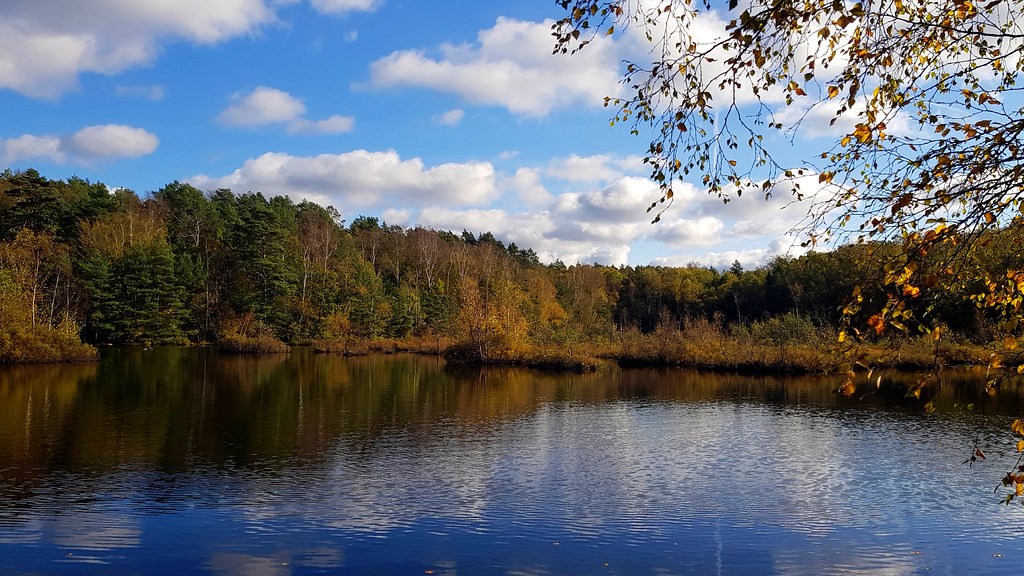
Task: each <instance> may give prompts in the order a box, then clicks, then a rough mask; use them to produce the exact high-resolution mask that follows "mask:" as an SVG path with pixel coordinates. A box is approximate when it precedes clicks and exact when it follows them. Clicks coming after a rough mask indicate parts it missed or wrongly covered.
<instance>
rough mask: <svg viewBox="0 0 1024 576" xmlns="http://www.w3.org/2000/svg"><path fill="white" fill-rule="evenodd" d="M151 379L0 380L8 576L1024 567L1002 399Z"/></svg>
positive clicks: (441, 377)
mask: <svg viewBox="0 0 1024 576" xmlns="http://www.w3.org/2000/svg"><path fill="white" fill-rule="evenodd" d="M156 354H158V355H155V357H153V358H147V357H145V356H144V355H142V354H141V353H140V352H138V351H114V352H112V353H111V354H110V355H108V356H107V357H106V358H105V359H104V361H103V362H102V363H101V364H100V366H99V367H98V368H97V367H94V368H92V372H88V371H87V372H86V373H84V374H79V375H76V374H74V373H73V372H69V371H67V370H64V371H63V372H60V373H56V372H46V371H45V370H44V369H40V370H43V371H42V372H39V373H38V375H40V376H39V378H38V379H30V378H29V377H28V375H31V374H33V373H32V372H31V371H30V370H24V369H21V370H19V371H18V372H17V373H13V375H12V373H0V480H2V485H0V573H2V574H3V575H4V576H9V575H11V574H22V573H69V574H79V573H92V574H107V573H145V574H172V573H173V574H179V573H196V572H206V573H211V574H282V575H283V574H306V573H350V574H364V573H377V574H424V573H427V571H428V570H429V571H433V573H434V574H479V573H490V574H847V573H851V572H854V573H863V574H910V573H931V574H935V573H939V574H967V573H972V574H980V573H991V574H995V573H1003V572H1006V571H1019V570H1020V569H1021V568H1022V567H1024V532H1022V530H1021V529H1020V528H1019V527H1018V526H1019V525H1024V511H1021V510H1020V509H1019V507H1009V508H1007V507H1004V506H1001V505H999V504H998V503H997V496H996V495H994V494H993V491H992V490H993V488H994V487H995V484H997V483H998V480H999V477H1000V476H1001V475H1002V473H1003V472H1004V471H1005V469H1006V467H1007V463H1008V462H1009V461H1010V459H1011V458H1012V454H1011V452H1012V447H1011V446H1009V445H1008V441H1009V438H1008V435H1007V434H1006V432H1007V423H1008V422H1009V418H1008V416H1009V414H1011V413H1014V412H1017V411H1019V408H1020V405H1019V400H1018V399H1017V398H1016V397H1015V396H1011V397H1001V398H999V399H998V400H999V403H998V404H997V403H996V402H995V401H993V402H990V403H988V404H984V403H979V409H978V410H977V411H975V412H970V413H968V412H966V411H964V410H962V409H959V408H955V407H954V406H953V404H954V403H955V402H957V401H958V400H959V399H960V396H959V394H961V393H960V392H958V393H956V394H955V395H954V396H955V397H950V398H947V399H943V400H942V402H940V403H939V406H940V410H939V411H938V412H936V413H935V414H932V415H930V416H925V415H923V414H922V413H921V411H920V409H919V407H917V406H914V405H912V404H908V403H906V402H904V401H902V400H901V399H900V398H899V395H889V396H888V397H884V398H883V397H878V398H872V397H869V398H865V399H863V400H860V401H856V400H846V399H843V398H841V397H836V396H834V395H832V393H831V392H830V391H829V387H830V383H829V382H828V381H825V380H818V381H811V380H791V381H786V382H782V381H777V380H771V379H744V378H739V377H723V376H717V377H711V376H700V375H696V374H693V373H689V372H681V371H628V372H627V371H619V370H617V369H614V368H609V369H608V370H606V371H604V372H603V373H601V374H599V375H597V376H586V377H579V376H571V377H570V376H550V375H538V374H536V373H532V372H527V371H517V370H490V371H483V372H480V371H469V372H467V371H456V370H449V369H445V368H444V367H443V366H440V365H438V364H437V363H436V361H434V360H432V359H422V358H403V357H390V358H376V359H357V360H343V359H340V358H321V357H312V356H311V355H308V354H306V353H304V352H301V351H300V352H297V353H293V354H292V355H291V356H290V357H283V356H282V357H279V358H276V359H273V358H270V359H268V358H263V359H238V358H231V359H221V358H218V357H216V356H215V355H210V354H209V353H206V352H203V351H199V350H160V351H157V353H156ZM5 374H6V376H5ZM962 394H966V395H967V399H968V400H971V401H975V399H974V397H973V396H971V395H972V394H974V392H971V390H970V389H967V390H966V391H965V392H962ZM979 402H980V400H979ZM976 440H977V441H979V442H980V443H981V445H983V446H985V447H986V449H987V451H988V452H989V460H987V461H985V462H981V463H978V464H977V465H976V466H974V467H971V468H968V467H967V466H965V465H962V464H961V462H962V461H963V460H964V459H965V458H966V457H967V456H968V455H969V454H970V451H971V449H972V447H973V445H974V443H975V441H976Z"/></svg>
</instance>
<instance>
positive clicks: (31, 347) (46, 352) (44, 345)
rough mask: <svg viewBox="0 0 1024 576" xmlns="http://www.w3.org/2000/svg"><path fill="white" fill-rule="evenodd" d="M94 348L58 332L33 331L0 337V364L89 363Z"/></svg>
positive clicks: (2, 334)
mask: <svg viewBox="0 0 1024 576" xmlns="http://www.w3.org/2000/svg"><path fill="white" fill-rule="evenodd" d="M97 358H98V354H97V352H96V348H95V347H93V346H89V345H88V344H83V343H82V341H81V340H80V339H79V338H78V336H76V335H73V334H71V335H69V334H66V333H64V332H62V331H61V330H59V329H50V328H37V329H35V330H14V331H10V332H4V333H0V364H15V363H17V364H43V363H55V362H92V361H94V360H96V359H97Z"/></svg>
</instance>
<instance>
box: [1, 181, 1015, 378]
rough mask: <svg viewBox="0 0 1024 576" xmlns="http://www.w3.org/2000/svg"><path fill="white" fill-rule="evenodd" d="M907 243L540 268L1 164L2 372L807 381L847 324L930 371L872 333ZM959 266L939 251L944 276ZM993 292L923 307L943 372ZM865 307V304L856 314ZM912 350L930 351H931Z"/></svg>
mask: <svg viewBox="0 0 1024 576" xmlns="http://www.w3.org/2000/svg"><path fill="white" fill-rule="evenodd" d="M638 217H639V216H638ZM1018 233H1019V231H1017V230H1010V229H1005V230H999V231H996V232H994V234H1004V235H1005V234H1009V235H1015V234H1018ZM1008 245H1009V246H1013V245H1014V244H1013V243H1012V242H1010V243H1007V242H995V243H992V246H993V247H996V246H1003V247H1005V246H1008ZM898 248H899V247H897V246H894V245H891V244H888V243H883V242H875V243H861V244H851V245H845V246H841V247H838V248H836V249H834V250H830V251H822V252H811V253H808V254H806V255H804V256H801V257H799V258H783V257H778V258H775V259H774V260H772V261H771V262H769V263H768V264H766V265H764V266H762V267H759V268H757V269H755V270H744V269H743V267H742V266H741V265H740V264H739V263H738V262H737V263H735V264H734V265H733V266H732V267H731V268H730V269H728V270H716V269H714V268H709V267H701V266H697V265H691V266H686V267H660V266H617V267H616V266H605V265H601V264H600V263H572V264H566V263H563V262H560V261H556V262H554V263H551V264H542V263H541V262H540V261H539V259H538V257H537V255H536V253H534V251H533V250H531V249H530V248H528V247H520V246H516V245H515V244H508V245H506V244H505V243H504V242H502V240H500V239H498V238H495V237H494V235H493V234H491V233H490V232H484V233H482V234H474V233H472V232H470V231H466V230H463V231H462V232H461V233H454V232H450V231H444V230H432V229H427V228H420V227H415V228H403V227H400V226H394V225H388V224H387V223H385V222H381V221H380V220H379V219H378V218H375V217H369V216H359V217H357V218H355V219H354V220H352V221H351V222H345V221H343V220H342V219H341V216H340V214H339V212H338V211H337V210H336V209H335V208H333V207H329V206H328V207H323V206H319V205H317V204H315V203H311V202H308V201H303V202H300V203H295V202H294V201H292V200H291V199H290V198H288V197H286V196H275V197H272V198H266V197H264V195H263V194H261V193H259V192H246V193H241V194H239V193H235V192H232V191H231V190H227V189H220V190H214V191H209V192H204V191H201V190H198V189H196V188H194V187H192V186H190V185H189V184H184V183H181V182H172V183H170V184H167V185H166V186H164V187H163V188H160V189H159V190H157V191H155V192H152V193H148V194H145V195H142V196H140V195H137V194H136V193H134V192H132V191H131V190H126V189H113V190H112V189H109V188H108V187H107V186H105V185H104V184H102V183H98V182H95V183H94V182H90V181H88V180H84V179H81V178H77V177H71V178H67V179H66V180H51V179H47V178H46V177H44V176H42V175H40V174H39V173H38V172H37V171H35V170H26V171H23V172H20V171H19V172H13V171H11V170H7V171H5V172H4V173H3V174H2V175H0V362H45V361H67V360H84V359H88V358H90V357H92V356H94V355H95V353H96V352H95V348H94V346H95V345H104V344H139V345H146V346H152V345H159V344H187V343H194V344H207V343H209V344H219V345H220V346H221V347H222V349H224V350H229V351H232V350H233V351H238V352H246V351H272V350H286V349H287V345H289V344H290V345H304V344H313V345H315V346H316V347H317V348H318V349H320V350H324V351H334V352H341V353H347V354H354V353H360V352H365V351H367V350H374V349H376V350H389V351H393V350H418V351H426V352H434V353H442V352H443V353H445V354H446V356H447V357H448V358H449V359H450V360H455V361H459V360H461V361H468V362H509V363H527V364H532V365H537V366H542V365H545V364H549V363H551V364H555V365H559V364H565V365H567V366H568V365H575V366H577V367H584V368H585V367H586V366H588V364H587V363H588V362H589V359H590V358H592V357H593V356H603V357H608V358H615V359H618V360H619V361H620V362H638V363H654V364H659V363H660V364H689V365H696V366H708V367H725V368H744V367H748V368H749V367H753V368H764V369H782V370H793V369H797V370H804V371H806V370H827V369H828V368H829V367H830V366H834V365H835V364H836V362H835V358H834V357H831V356H829V355H828V354H830V353H831V354H835V353H837V346H836V342H837V334H838V333H839V332H840V330H842V329H843V328H842V327H843V326H844V323H845V324H849V326H854V327H860V331H861V332H863V333H865V334H866V335H867V336H868V337H867V338H865V339H864V343H865V345H870V346H874V348H869V350H871V351H870V354H872V355H874V356H880V355H884V354H885V353H886V351H892V350H897V349H898V350H897V352H895V353H896V354H898V355H899V356H898V357H897V358H896V360H897V362H901V361H902V362H908V363H911V364H914V363H924V364H927V363H928V362H934V361H935V358H937V357H938V356H939V354H938V353H937V351H936V350H935V348H934V347H931V348H929V347H928V346H929V345H928V344H927V342H928V341H930V339H929V338H926V337H924V336H921V335H919V334H917V333H915V331H914V330H912V329H907V330H906V331H905V332H900V331H899V330H896V329H895V328H891V327H890V329H889V330H887V331H885V332H883V331H881V330H878V331H877V333H876V332H875V331H872V330H870V329H869V326H870V325H871V321H870V320H871V319H870V318H867V317H866V316H867V315H868V314H869V312H867V311H869V310H870V309H871V306H870V304H871V303H872V302H876V303H879V302H884V301H885V300H886V299H887V298H888V297H889V296H890V295H888V294H887V293H886V290H887V289H888V290H891V289H892V287H891V286H887V285H886V283H885V282H884V276H885V274H886V267H885V263H886V258H887V256H886V255H887V254H889V253H892V254H893V255H896V254H898V253H899V249H898ZM948 256H949V255H948V254H947V255H941V256H940V255H937V256H936V258H935V261H936V263H937V265H938V263H941V265H942V266H946V265H947V264H948V262H949V258H948ZM963 257H964V258H967V257H970V258H972V259H974V260H975V261H974V262H972V263H971V265H972V266H979V265H980V266H984V267H985V268H986V269H987V270H989V271H990V273H991V275H992V277H1000V275H1005V274H1006V272H1007V271H1008V270H1014V269H1019V268H1020V267H1022V262H1021V260H1022V259H1024V258H1022V256H1021V254H1020V251H1019V250H1006V249H996V248H993V249H991V250H987V251H986V250H980V251H976V252H971V253H970V254H969V255H967V254H965V255H964V256H963ZM982 288H983V286H976V285H972V284H971V283H969V282H965V283H963V284H961V285H959V286H958V287H957V288H956V289H950V290H945V291H943V292H941V293H938V294H932V295H931V296H930V297H929V298H928V299H927V300H925V299H919V300H914V299H910V300H909V301H910V304H909V306H911V307H914V306H917V307H918V308H919V309H917V310H915V317H916V318H927V319H928V321H929V322H930V323H931V325H932V326H941V327H942V330H943V331H944V333H946V334H952V335H953V336H952V337H950V338H945V337H944V338H943V342H942V345H943V346H945V349H944V351H943V352H942V354H943V357H942V358H943V361H949V362H975V361H987V360H986V358H987V356H986V352H985V351H984V350H983V349H982V348H983V347H984V346H985V345H988V344H990V342H991V341H992V339H993V338H994V335H995V333H996V331H995V330H994V329H995V328H996V326H995V319H993V318H988V317H987V316H986V313H985V312H984V311H983V310H982V308H981V307H980V306H978V305H977V296H976V294H980V293H981V292H982ZM854 296H855V297H856V298H857V299H858V301H862V302H863V304H862V305H861V306H858V308H857V310H860V309H863V310H865V311H866V312H859V311H854V312H852V313H851V311H850V309H849V308H847V309H846V313H845V314H844V307H845V306H847V304H848V303H849V301H850V299H851V297H854ZM861 316H865V317H861ZM907 342H910V343H912V344H915V345H916V344H917V343H919V342H920V343H923V344H922V345H921V346H923V347H921V346H918V348H920V350H919V354H918V356H920V359H919V360H915V359H914V353H913V352H912V351H913V350H915V349H916V348H914V346H910V347H907V346H906V343H907ZM937 345H938V344H936V346H937ZM847 352H848V351H847ZM862 354H863V352H862ZM872 358H873V357H872ZM579 362H582V364H580V363H579Z"/></svg>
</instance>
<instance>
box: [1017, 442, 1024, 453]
mask: <svg viewBox="0 0 1024 576" xmlns="http://www.w3.org/2000/svg"><path fill="white" fill-rule="evenodd" d="M1017 452H1024V440H1021V441H1020V442H1017Z"/></svg>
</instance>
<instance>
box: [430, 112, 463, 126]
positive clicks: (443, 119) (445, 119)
mask: <svg viewBox="0 0 1024 576" xmlns="http://www.w3.org/2000/svg"><path fill="white" fill-rule="evenodd" d="M465 115H466V112H465V111H463V110H462V109H460V108H456V109H454V110H449V111H447V112H445V113H444V114H438V115H437V116H435V117H434V122H435V123H436V124H440V125H441V126H455V125H456V124H458V123H459V122H460V121H461V120H462V117H463V116H465Z"/></svg>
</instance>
